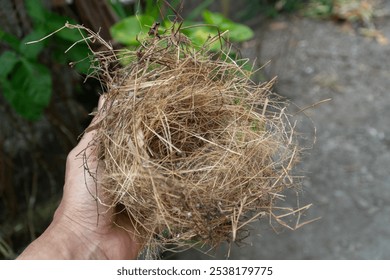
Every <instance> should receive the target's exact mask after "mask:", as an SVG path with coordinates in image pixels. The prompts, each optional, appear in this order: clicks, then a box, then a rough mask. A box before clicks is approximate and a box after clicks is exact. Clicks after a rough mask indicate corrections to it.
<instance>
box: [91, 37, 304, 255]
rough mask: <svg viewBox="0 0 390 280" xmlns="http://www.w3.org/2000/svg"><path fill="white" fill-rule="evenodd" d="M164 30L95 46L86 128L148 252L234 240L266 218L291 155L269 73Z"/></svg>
mask: <svg viewBox="0 0 390 280" xmlns="http://www.w3.org/2000/svg"><path fill="white" fill-rule="evenodd" d="M90 34H92V33H90ZM167 34H168V35H164V36H160V37H159V38H157V37H154V38H150V39H149V40H147V41H145V42H143V45H142V47H140V48H139V49H138V50H137V51H125V52H123V51H121V52H120V54H119V53H118V52H114V51H112V50H111V51H109V52H108V53H107V52H104V53H98V52H96V53H95V57H97V61H98V64H95V66H96V69H97V74H98V75H99V78H100V79H101V80H102V82H103V83H104V85H105V87H106V91H107V93H106V102H105V105H104V107H103V108H102V109H101V110H100V111H99V112H98V114H100V118H101V121H100V123H99V125H98V128H97V133H96V137H95V143H96V144H97V145H98V147H99V151H100V159H101V161H102V162H103V163H104V167H105V168H104V173H103V175H102V181H101V183H102V184H103V186H104V190H105V191H106V192H107V193H108V194H109V195H110V196H111V197H112V200H113V203H112V205H110V206H111V207H116V208H118V206H120V207H119V208H120V209H122V210H121V211H123V212H126V213H127V214H128V216H129V217H130V218H131V220H132V222H133V226H134V228H135V229H136V234H137V235H138V237H139V239H140V240H142V242H143V243H144V244H145V248H146V250H147V255H148V256H153V254H154V253H155V252H156V251H157V250H158V249H159V248H166V247H167V246H169V247H170V248H172V246H173V247H174V248H176V249H181V248H182V247H191V246H197V245H199V246H200V245H204V244H207V245H209V246H211V247H214V246H218V245H219V244H220V243H221V242H224V241H227V242H234V241H239V239H240V236H241V233H242V232H243V231H244V230H245V227H246V226H247V225H248V224H249V223H251V222H252V221H254V220H256V219H258V218H260V217H262V216H264V215H268V216H269V217H275V214H274V213H273V207H274V205H273V204H274V200H275V199H277V198H278V197H280V196H281V192H282V191H283V190H284V189H286V188H289V187H291V186H294V185H295V184H296V182H295V180H294V176H292V175H291V170H292V168H293V167H294V165H295V164H296V162H297V160H298V157H299V154H300V148H299V147H298V145H297V139H296V133H295V131H294V125H292V124H291V123H290V118H289V116H288V115H287V113H286V106H287V104H286V103H284V102H282V101H281V99H280V98H279V97H278V96H277V95H276V94H273V93H272V92H271V87H272V84H273V82H272V81H270V82H268V83H264V84H260V85H258V84H255V83H253V82H252V81H251V80H250V75H251V73H249V72H247V71H244V70H243V69H242V67H240V66H238V64H237V63H236V62H235V61H233V60H231V59H230V58H229V57H228V56H227V55H226V54H224V53H223V52H221V53H220V54H218V55H216V54H210V53H209V52H208V51H207V48H205V49H201V50H196V49H194V48H193V47H192V46H191V44H190V42H189V41H188V39H186V40H185V41H183V40H180V39H178V38H179V37H178V34H179V33H175V32H172V33H169V32H168V33H167ZM91 36H92V35H91ZM93 36H95V35H93ZM93 36H92V37H93ZM216 39H218V38H216ZM121 59H123V60H126V61H127V62H129V63H128V64H127V66H124V67H118V65H120V60H121ZM119 208H118V209H119ZM295 211H297V210H295ZM293 213H295V212H293ZM283 217H284V215H283ZM276 218H277V217H276Z"/></svg>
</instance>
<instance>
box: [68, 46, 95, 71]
mask: <svg viewBox="0 0 390 280" xmlns="http://www.w3.org/2000/svg"><path fill="white" fill-rule="evenodd" d="M65 55H66V60H67V62H71V63H72V65H74V68H75V69H76V70H77V72H79V73H81V74H87V73H88V70H89V68H90V66H91V57H90V56H91V55H92V54H91V52H90V51H89V49H88V47H87V46H86V45H85V44H77V45H75V46H74V47H72V48H71V49H70V50H69V51H68V52H67V53H66V54H65Z"/></svg>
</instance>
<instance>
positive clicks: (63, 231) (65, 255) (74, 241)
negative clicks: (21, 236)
mask: <svg viewBox="0 0 390 280" xmlns="http://www.w3.org/2000/svg"><path fill="white" fill-rule="evenodd" d="M18 259H30V260H31V259H62V260H72V259H73V260H76V259H106V256H105V254H104V253H103V252H102V250H101V249H100V248H99V246H97V245H95V244H93V243H91V242H90V241H89V240H88V239H87V238H86V237H85V236H84V235H83V234H81V233H80V232H77V230H75V229H73V228H71V227H67V226H66V225H64V224H61V223H57V222H55V221H53V223H52V224H51V225H50V226H49V227H48V228H47V229H46V231H45V232H44V233H43V234H42V235H41V236H40V237H38V238H37V239H36V240H35V241H34V242H33V243H31V244H30V245H29V246H28V247H27V248H26V250H25V251H24V252H23V253H22V254H21V255H20V256H19V257H18Z"/></svg>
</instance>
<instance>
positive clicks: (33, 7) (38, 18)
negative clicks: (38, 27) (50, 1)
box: [24, 0, 46, 24]
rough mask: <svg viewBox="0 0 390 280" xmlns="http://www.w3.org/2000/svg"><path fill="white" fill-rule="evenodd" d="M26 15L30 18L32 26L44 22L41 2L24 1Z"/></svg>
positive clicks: (33, 0)
mask: <svg viewBox="0 0 390 280" xmlns="http://www.w3.org/2000/svg"><path fill="white" fill-rule="evenodd" d="M24 4H25V7H26V10H27V14H28V15H29V16H30V18H31V19H32V21H33V22H34V24H38V23H42V22H44V21H45V18H46V17H45V7H44V6H43V3H42V1H41V0H25V1H24Z"/></svg>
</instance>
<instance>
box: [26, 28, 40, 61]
mask: <svg viewBox="0 0 390 280" xmlns="http://www.w3.org/2000/svg"><path fill="white" fill-rule="evenodd" d="M45 35H46V34H45V33H44V32H43V31H41V30H38V29H37V30H34V31H33V32H31V33H30V34H28V35H27V36H26V37H24V38H23V39H22V41H21V44H20V45H19V52H20V53H21V54H22V55H23V56H24V57H26V58H28V59H32V60H36V59H37V57H38V54H39V53H40V52H41V51H42V50H43V48H44V47H45V44H44V41H41V42H37V43H33V44H26V43H27V42H30V41H35V40H39V39H40V38H43V37H44V36H45Z"/></svg>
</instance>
